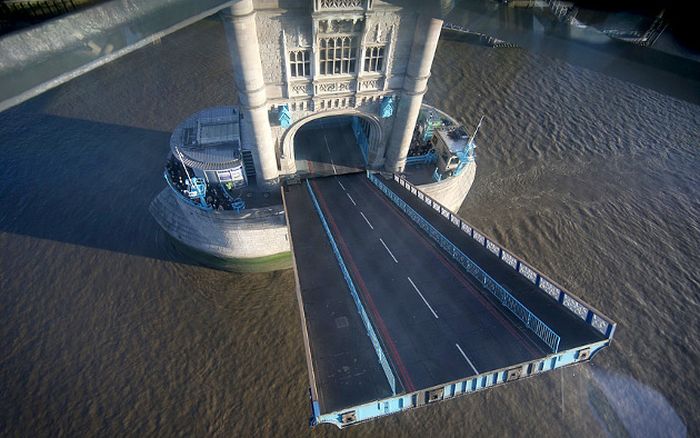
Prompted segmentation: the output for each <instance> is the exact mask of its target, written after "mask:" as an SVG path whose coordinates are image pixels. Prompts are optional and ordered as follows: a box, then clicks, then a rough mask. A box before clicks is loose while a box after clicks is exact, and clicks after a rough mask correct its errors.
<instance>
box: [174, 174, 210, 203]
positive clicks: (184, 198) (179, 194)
mask: <svg viewBox="0 0 700 438" xmlns="http://www.w3.org/2000/svg"><path fill="white" fill-rule="evenodd" d="M163 178H165V181H167V183H168V185H169V186H170V188H171V189H172V191H173V192H175V195H176V196H178V197H180V199H182V200H183V201H185V202H186V203H188V204H190V205H191V206H193V207H197V208H198V209H200V210H204V211H211V210H213V208H211V207H210V206H208V205H207V204H206V203H205V204H204V205H202V204H198V203H196V202H194V201H193V200H192V199H190V198H189V197H187V196H185V195H184V194H182V193H181V192H180V190H178V189H177V188H175V183H173V182H172V181H171V180H170V175H168V171H167V170H166V171H165V172H163Z"/></svg>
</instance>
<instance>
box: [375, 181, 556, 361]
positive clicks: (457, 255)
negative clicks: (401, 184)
mask: <svg viewBox="0 0 700 438" xmlns="http://www.w3.org/2000/svg"><path fill="white" fill-rule="evenodd" d="M367 177H368V178H369V180H370V181H372V183H374V185H375V186H377V187H378V188H379V189H380V190H381V191H382V192H384V194H385V195H387V197H389V199H391V200H392V201H393V202H394V204H396V205H397V206H398V207H399V208H400V209H401V210H402V211H403V212H404V213H406V215H408V217H410V218H411V220H413V221H414V222H415V223H416V224H418V226H419V227H420V228H422V229H423V230H424V231H425V232H426V233H428V235H429V236H430V237H431V238H432V239H433V240H435V241H436V242H437V243H438V244H439V245H440V247H441V248H442V249H444V250H445V251H447V253H448V254H450V255H451V256H452V258H453V259H454V260H456V261H457V263H459V264H460V266H462V267H463V268H464V269H465V270H466V271H467V272H468V273H469V274H471V275H472V276H473V277H474V278H476V279H477V280H479V282H481V283H482V284H483V286H484V288H485V289H487V290H488V291H489V292H491V293H492V294H493V295H494V296H495V297H496V298H497V299H498V301H499V302H500V303H501V305H503V307H505V308H506V309H508V310H509V311H510V312H511V313H512V314H513V315H515V316H516V317H517V318H518V319H519V320H521V321H522V322H523V323H524V324H525V326H526V327H527V328H528V329H530V330H531V331H532V332H533V333H534V334H535V335H537V337H538V338H540V339H541V340H542V342H544V343H545V344H547V345H548V346H549V347H550V348H551V349H552V352H554V353H556V352H558V351H559V341H560V339H561V338H560V337H559V335H558V334H557V333H556V332H555V331H554V330H552V329H551V328H549V327H548V326H547V324H545V323H544V322H542V321H541V320H540V319H539V318H538V317H537V316H535V315H534V314H533V313H532V312H531V311H530V310H529V309H528V308H527V307H525V306H524V305H523V304H522V303H521V302H520V301H518V299H516V298H515V297H514V296H513V295H511V293H510V292H508V291H507V290H506V289H505V288H504V287H503V286H501V285H500V284H498V283H497V282H496V281H495V280H494V279H493V278H491V276H490V275H488V274H487V273H486V272H485V271H484V270H483V269H481V268H480V267H479V266H478V265H477V264H476V263H474V262H473V261H472V260H471V259H470V258H469V257H467V256H466V255H465V254H464V253H463V252H462V251H461V250H460V249H459V248H457V246H455V245H454V244H453V243H452V242H450V240H449V239H447V238H446V237H445V236H443V235H442V234H441V233H440V232H439V231H438V230H437V229H435V227H433V226H432V225H431V224H430V222H428V221H427V220H425V219H424V218H423V217H422V216H421V215H419V214H418V213H417V212H416V211H415V210H414V209H412V208H411V207H409V205H408V204H406V202H405V201H404V200H403V199H401V198H400V197H399V196H398V195H396V194H395V193H394V192H392V191H391V190H390V189H389V188H388V187H387V186H385V185H384V184H382V182H381V181H379V178H377V177H376V176H375V175H374V174H372V173H370V172H369V171H368V172H367Z"/></svg>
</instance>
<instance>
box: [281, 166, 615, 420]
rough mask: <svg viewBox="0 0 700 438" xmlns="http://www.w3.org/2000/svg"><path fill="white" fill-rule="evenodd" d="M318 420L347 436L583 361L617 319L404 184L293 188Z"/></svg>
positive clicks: (375, 178)
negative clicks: (351, 429) (361, 426)
mask: <svg viewBox="0 0 700 438" xmlns="http://www.w3.org/2000/svg"><path fill="white" fill-rule="evenodd" d="M283 196H284V200H285V207H286V211H287V218H288V224H289V229H290V235H291V239H292V247H293V254H294V258H295V266H296V269H295V272H296V275H297V280H298V299H299V303H300V309H301V314H302V320H303V329H304V336H305V341H306V352H307V361H308V365H309V375H310V380H311V400H312V423H313V424H318V423H332V424H335V425H337V426H339V427H344V426H346V425H350V424H356V423H359V422H362V421H367V420H370V419H372V418H376V417H379V416H383V415H387V414H391V413H395V412H400V411H403V410H406V409H411V408H414V407H418V406H423V405H425V404H429V403H433V402H436V401H440V400H444V399H449V398H452V397H455V396H457V395H462V394H467V393H470V392H473V391H476V390H480V389H484V388H487V387H490V386H494V385H498V384H502V383H506V382H508V381H513V380H517V379H519V378H523V377H526V376H530V375H533V374H536V373H539V372H543V371H548V370H551V369H554V368H559V367H561V366H565V365H570V364H572V363H576V362H580V361H585V360H588V359H590V357H591V356H592V355H593V354H595V353H596V352H597V351H599V350H600V349H601V348H603V347H605V346H607V345H608V344H609V342H610V340H611V338H612V334H613V332H614V329H615V324H614V323H613V322H612V321H610V320H609V319H608V318H606V317H605V316H603V315H602V314H601V313H600V312H598V311H597V310H595V309H593V308H591V307H590V306H588V305H587V304H585V303H583V302H582V301H581V300H580V299H578V298H576V297H575V296H573V295H571V294H570V293H568V292H566V291H564V290H562V288H561V287H559V286H557V285H556V284H555V283H553V282H552V281H551V280H548V279H546V278H545V277H543V276H542V275H540V274H539V273H537V272H536V271H535V270H534V269H532V268H531V267H530V266H528V265H526V264H525V263H524V262H523V261H521V260H519V259H518V258H516V257H515V256H513V255H512V254H510V253H509V252H507V251H506V250H504V249H503V248H501V247H499V246H497V244H495V243H494V242H492V241H490V240H488V239H487V238H486V237H485V236H484V235H483V234H482V233H479V232H478V231H476V230H474V229H473V228H472V227H471V226H469V225H468V224H467V223H466V222H464V221H463V220H462V219H460V218H458V217H457V216H455V215H453V214H452V213H450V212H449V211H447V210H446V209H444V208H443V207H442V206H440V205H439V204H437V203H435V202H434V201H432V200H431V199H429V198H428V197H426V196H425V195H423V194H422V193H421V192H420V191H419V190H417V189H416V188H415V187H413V186H412V185H410V183H408V182H407V181H405V180H403V179H402V178H400V177H398V176H393V178H391V179H384V178H382V177H381V176H379V175H375V174H370V173H368V174H364V173H360V174H351V175H344V176H333V177H327V178H317V179H312V180H305V181H304V182H303V183H302V184H296V185H288V186H286V187H284V189H283Z"/></svg>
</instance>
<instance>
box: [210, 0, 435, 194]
mask: <svg viewBox="0 0 700 438" xmlns="http://www.w3.org/2000/svg"><path fill="white" fill-rule="evenodd" d="M222 18H223V20H224V24H225V27H226V33H227V38H228V41H229V47H230V52H231V58H232V62H233V66H234V75H235V79H236V85H237V87H238V93H239V100H240V106H241V114H242V120H241V136H242V143H243V147H244V149H249V150H250V151H251V152H252V156H253V160H254V164H255V170H256V174H257V180H258V182H259V183H266V184H275V183H277V182H278V179H279V176H280V175H287V174H293V173H295V172H296V165H295V158H294V157H295V151H294V135H295V133H296V132H297V130H298V129H299V128H300V127H301V126H302V125H304V124H305V123H307V122H309V121H311V120H314V119H318V118H321V117H325V116H334V115H352V116H357V117H359V118H360V119H362V123H363V125H364V126H366V127H367V130H368V132H369V136H368V137H369V138H368V142H367V143H368V148H367V151H366V159H367V165H368V167H370V168H374V169H380V168H384V169H386V170H390V171H402V170H403V168H404V166H405V161H406V156H407V153H408V148H409V144H410V141H411V137H412V134H413V130H414V127H415V124H416V119H417V117H418V112H419V109H420V106H421V102H422V100H423V95H424V93H425V91H426V85H427V81H428V77H429V76H430V66H431V64H432V62H433V57H434V54H435V50H436V47H437V43H438V39H439V36H440V30H441V26H442V21H441V20H438V19H434V18H431V17H430V16H428V15H420V14H418V13H417V12H415V11H414V10H408V9H404V8H401V7H399V6H396V5H392V4H391V3H388V2H382V1H380V0H255V1H254V0H240V1H239V2H237V3H235V4H234V5H233V6H231V7H230V8H229V9H228V10H226V11H225V12H223V13H222Z"/></svg>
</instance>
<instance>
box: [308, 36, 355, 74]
mask: <svg viewBox="0 0 700 438" xmlns="http://www.w3.org/2000/svg"><path fill="white" fill-rule="evenodd" d="M319 46H320V47H319V52H318V55H319V67H320V68H319V70H320V74H322V75H335V74H348V73H354V72H355V64H356V63H357V38H355V37H336V38H322V39H321V40H320V41H319Z"/></svg>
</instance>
